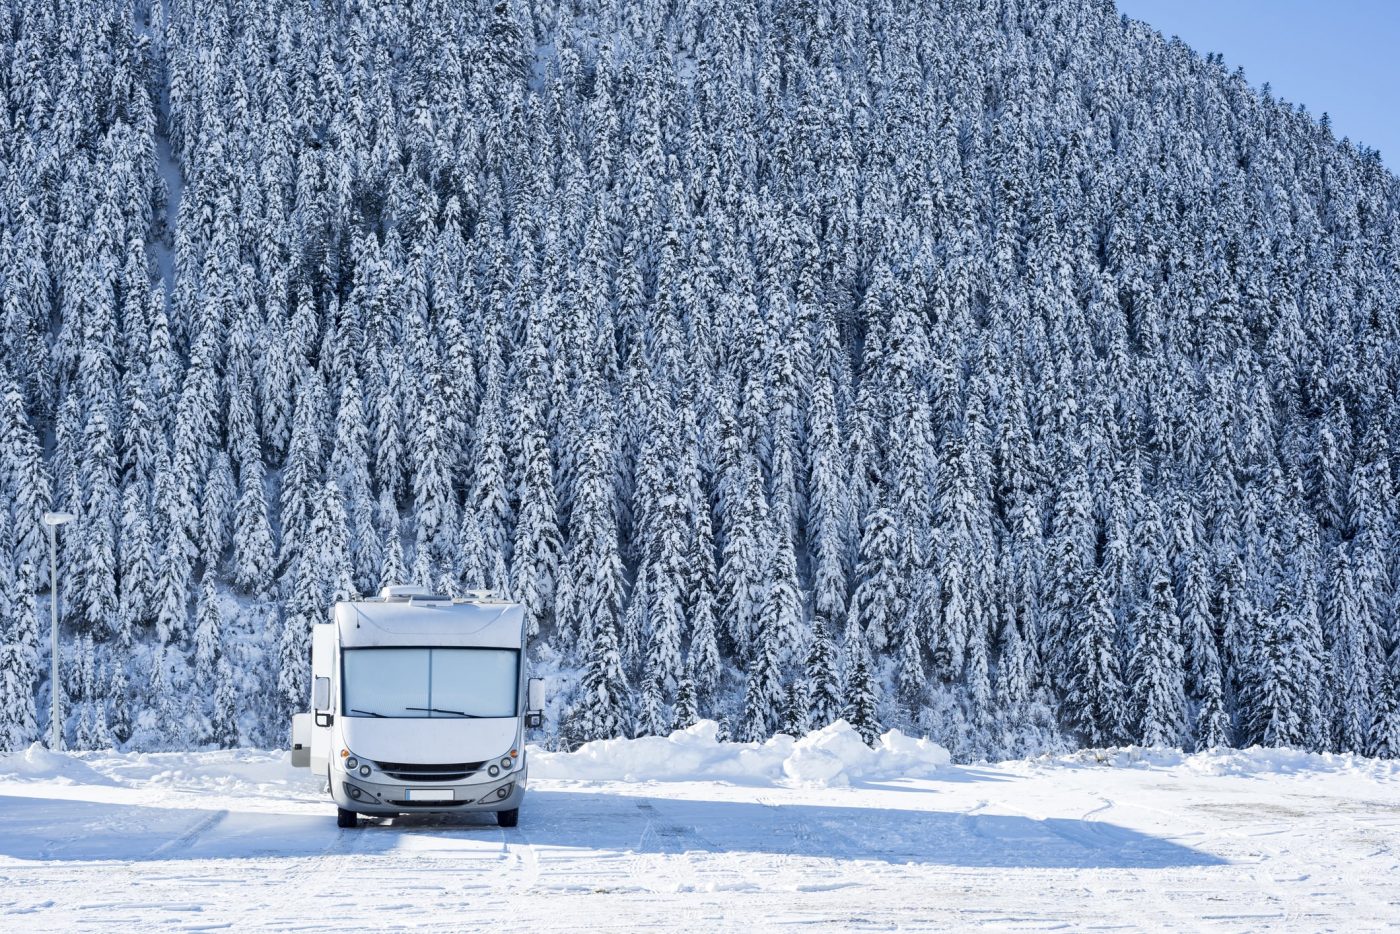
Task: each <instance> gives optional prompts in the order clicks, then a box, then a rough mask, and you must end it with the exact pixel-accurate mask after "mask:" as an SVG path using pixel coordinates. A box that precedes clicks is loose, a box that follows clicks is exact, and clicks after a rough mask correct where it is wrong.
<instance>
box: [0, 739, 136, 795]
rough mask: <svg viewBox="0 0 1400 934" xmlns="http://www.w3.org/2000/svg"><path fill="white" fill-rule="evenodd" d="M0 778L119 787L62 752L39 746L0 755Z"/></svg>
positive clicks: (117, 783)
mask: <svg viewBox="0 0 1400 934" xmlns="http://www.w3.org/2000/svg"><path fill="white" fill-rule="evenodd" d="M0 778H9V779H18V780H20V781H31V782H37V781H46V782H58V783H59V784H63V785H120V784H121V782H119V781H117V780H116V779H113V778H111V777H109V776H107V775H103V774H102V773H101V772H98V771H97V770H96V769H93V768H92V767H91V766H89V765H88V764H87V763H85V762H83V761H82V760H81V759H76V758H74V757H73V756H71V755H66V754H64V753H61V752H50V751H49V750H47V749H45V748H44V747H43V746H40V745H39V744H38V743H33V744H31V745H30V747H29V748H28V749H26V750H24V751H23V752H11V753H4V754H0Z"/></svg>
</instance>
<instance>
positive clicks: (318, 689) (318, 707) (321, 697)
mask: <svg viewBox="0 0 1400 934" xmlns="http://www.w3.org/2000/svg"><path fill="white" fill-rule="evenodd" d="M311 709H312V710H314V711H316V712H317V713H321V712H322V711H325V710H330V709H331V679H330V678H317V679H316V680H315V681H313V682H312V684H311Z"/></svg>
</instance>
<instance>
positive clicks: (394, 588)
mask: <svg viewBox="0 0 1400 934" xmlns="http://www.w3.org/2000/svg"><path fill="white" fill-rule="evenodd" d="M379 599H381V600H383V601H384V602H386V603H414V602H416V603H419V604H425V603H447V602H449V598H448V597H445V596H443V595H442V594H439V593H433V592H432V591H430V590H424V589H423V588H422V587H418V586H416V585H414V584H393V585H391V586H389V587H385V588H384V589H383V590H381V591H379Z"/></svg>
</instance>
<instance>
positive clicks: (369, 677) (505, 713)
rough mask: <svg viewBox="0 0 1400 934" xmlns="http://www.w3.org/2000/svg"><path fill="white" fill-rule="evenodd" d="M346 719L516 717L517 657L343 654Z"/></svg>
mask: <svg viewBox="0 0 1400 934" xmlns="http://www.w3.org/2000/svg"><path fill="white" fill-rule="evenodd" d="M341 660H342V661H341V666H342V667H341V675H342V676H341V685H342V699H343V701H344V706H343V708H342V711H341V712H342V714H343V715H344V716H349V717H420V718H424V717H426V718H430V717H473V718H495V717H514V716H516V715H517V714H518V713H519V709H518V705H519V700H520V652H519V651H518V650H516V649H485V648H372V649H369V648H367V649H345V650H344V651H343V652H342V653H341Z"/></svg>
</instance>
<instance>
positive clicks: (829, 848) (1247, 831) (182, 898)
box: [0, 734, 1400, 931]
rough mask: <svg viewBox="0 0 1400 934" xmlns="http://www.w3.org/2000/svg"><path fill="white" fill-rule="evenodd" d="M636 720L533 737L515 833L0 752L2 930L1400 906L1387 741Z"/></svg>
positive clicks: (307, 785) (521, 924)
mask: <svg viewBox="0 0 1400 934" xmlns="http://www.w3.org/2000/svg"><path fill="white" fill-rule="evenodd" d="M827 739H828V740H831V737H830V736H828V737H827ZM637 743H638V741H614V742H613V743H610V744H602V745H601V746H600V748H597V749H590V748H586V749H585V750H584V751H583V752H580V753H575V754H570V755H565V754H547V753H536V754H535V755H534V760H533V762H532V766H531V768H532V771H533V773H534V774H533V775H532V780H531V788H530V792H529V796H528V797H527V799H526V802H525V806H524V809H523V810H522V813H521V820H520V826H519V827H518V828H516V829H511V830H502V829H501V828H499V827H497V826H496V824H495V822H494V821H493V820H490V819H488V818H487V817H478V818H474V819H471V820H466V821H463V820H460V819H459V820H456V821H447V820H440V819H436V818H426V817H425V818H412V819H409V818H405V819H400V820H396V821H392V822H382V823H370V822H366V823H364V825H363V826H362V827H360V828H359V829H355V830H339V829H337V828H336V825H335V818H334V809H333V807H332V806H331V804H330V803H329V801H327V800H326V799H325V798H324V797H323V796H322V794H321V793H320V791H319V788H318V784H317V782H316V781H315V780H313V779H311V778H309V777H308V775H307V773H306V772H299V771H296V770H293V769H291V768H290V767H289V766H288V765H287V764H286V762H285V754H283V753H276V752H259V751H249V750H241V751H226V752H206V753H170V754H158V755H139V754H125V755H122V754H111V753H82V754H74V755H71V756H57V755H51V754H49V753H47V752H45V751H43V750H41V749H39V748H37V747H35V748H33V749H31V750H30V751H29V752H27V753H16V754H12V755H9V756H5V757H0V930H13V931H20V930H23V931H48V930H80V929H85V928H91V929H113V928H116V929H143V930H147V929H164V928H170V929H181V930H204V929H218V928H227V927H233V928H237V929H258V928H278V929H295V930H307V929H311V930H340V931H344V930H347V929H359V930H384V929H390V930H392V929H412V930H424V929H432V930H453V931H455V930H468V929H486V928H488V927H489V928H498V927H501V928H504V927H509V928H513V929H524V930H536V929H543V930H639V929H654V930H667V931H670V930H711V929H723V930H754V929H757V930H771V929H774V928H780V927H785V926H798V925H801V926H804V927H807V928H814V929H818V930H827V929H831V930H837V929H843V930H849V929H876V930H885V929H901V930H911V929H914V930H923V929H945V928H968V927H981V928H987V929H994V930H1042V929H1048V928H1057V927H1061V928H1062V927H1069V928H1072V929H1087V928H1119V929H1125V928H1126V929H1153V930H1161V929H1176V930H1202V929H1209V930H1226V931H1235V930H1258V929H1263V928H1269V929H1274V930H1276V929H1296V930H1318V929H1326V928H1346V929H1349V930H1375V929H1382V928H1388V927H1393V926H1394V925H1396V924H1400V893H1397V890H1396V887H1395V884H1394V878H1395V876H1394V873H1395V870H1396V862H1397V861H1396V856H1395V842H1396V840H1397V834H1400V781H1397V778H1400V769H1397V768H1396V767H1395V766H1394V765H1392V764H1390V763H1382V762H1376V761H1372V760H1366V759H1352V758H1349V757H1322V756H1314V755H1307V754H1303V753H1288V752H1264V751H1257V750H1256V751H1252V752H1249V751H1247V752H1222V753H1213V754H1201V755H1195V756H1182V755H1179V754H1175V753H1153V752H1142V751H1137V750H1123V751H1116V752H1112V753H1108V754H1099V755H1097V756H1096V755H1094V754H1091V753H1082V754H1079V755H1076V756H1072V757H1066V758H1061V759H1054V760H1051V759H1045V760H1032V761H1025V762H1010V763H1002V764H998V765H992V766H976V767H973V766H952V765H947V764H946V763H945V764H937V756H936V755H935V754H933V753H931V752H930V751H929V750H926V749H903V750H898V749H896V750H893V751H892V750H890V749H886V750H884V752H883V753H882V754H881V755H875V754H871V755H870V756H869V757H867V758H866V759H864V760H861V761H853V760H852V758H851V756H850V755H848V753H847V751H846V750H845V747H843V746H842V745H841V744H840V743H836V744H834V745H833V744H832V743H830V742H828V746H829V747H830V748H829V749H828V750H827V751H826V752H825V753H824V752H822V750H820V749H814V748H813V747H812V744H811V743H810V742H808V743H806V745H804V744H797V746H796V747H794V746H793V745H792V741H791V740H787V739H786V738H783V737H780V738H779V739H778V740H777V741H775V742H774V743H770V744H768V745H767V746H765V747H752V746H750V747H741V746H737V745H736V746H728V745H724V744H716V743H714V742H713V740H712V739H710V738H708V737H706V736H703V735H701V736H697V735H694V734H690V735H681V736H678V737H677V738H674V739H671V740H663V739H656V740H649V741H643V742H642V745H638V744H637ZM905 743H906V744H908V743H912V741H908V740H906V741H905ZM833 750H834V752H833ZM859 758H860V754H857V755H856V759H859ZM804 762H805V765H804V764H803V763H804ZM813 763H817V765H818V766H820V765H821V764H822V763H825V765H824V767H814V765H813ZM647 770H650V771H651V772H652V773H654V774H653V775H651V776H648V775H647V774H645V773H646V771H647ZM882 770H883V771H885V772H886V773H888V774H885V775H881V774H880V773H881V771H882Z"/></svg>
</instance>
